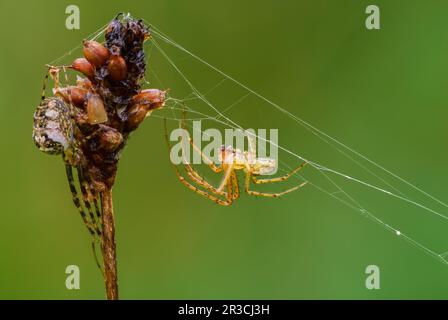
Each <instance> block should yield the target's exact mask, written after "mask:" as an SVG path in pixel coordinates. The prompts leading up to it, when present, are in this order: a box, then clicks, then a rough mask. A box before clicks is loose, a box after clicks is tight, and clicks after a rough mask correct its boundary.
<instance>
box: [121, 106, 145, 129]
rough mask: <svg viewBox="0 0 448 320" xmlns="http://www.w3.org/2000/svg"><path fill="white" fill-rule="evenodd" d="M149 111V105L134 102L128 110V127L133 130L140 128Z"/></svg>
mask: <svg viewBox="0 0 448 320" xmlns="http://www.w3.org/2000/svg"><path fill="white" fill-rule="evenodd" d="M147 113H148V105H144V104H134V105H133V106H132V107H131V108H129V111H128V120H127V121H126V129H127V130H128V131H133V130H135V129H137V128H138V126H139V125H140V123H142V122H143V120H145V117H146V114H147Z"/></svg>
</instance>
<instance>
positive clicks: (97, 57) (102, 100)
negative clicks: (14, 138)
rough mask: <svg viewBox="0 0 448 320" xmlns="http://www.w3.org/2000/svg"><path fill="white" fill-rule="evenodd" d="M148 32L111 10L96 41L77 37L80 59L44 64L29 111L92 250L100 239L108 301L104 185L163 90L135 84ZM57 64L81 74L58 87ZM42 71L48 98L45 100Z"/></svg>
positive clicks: (111, 278) (111, 252) (108, 208)
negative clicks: (56, 160) (61, 166)
mask: <svg viewBox="0 0 448 320" xmlns="http://www.w3.org/2000/svg"><path fill="white" fill-rule="evenodd" d="M149 36H150V33H149V29H148V28H147V27H146V26H145V25H144V23H143V22H142V21H140V20H138V21H137V20H135V19H133V18H131V17H128V16H126V17H121V15H118V16H117V17H116V18H115V19H113V20H112V21H111V22H110V23H109V25H108V27H107V29H106V31H105V42H104V44H102V43H99V42H96V41H93V40H85V41H83V53H84V57H82V58H78V59H76V60H75V61H73V63H72V64H71V65H70V66H49V72H48V74H47V76H46V79H45V80H44V90H43V94H42V102H41V103H40V105H39V106H38V107H37V109H36V112H35V115H34V130H33V139H34V141H35V143H36V145H37V147H38V148H39V149H40V150H42V151H44V152H45V153H48V154H62V158H63V161H64V163H65V166H66V174H67V178H68V181H69V187H70V190H71V192H72V195H73V202H74V204H75V206H76V207H77V208H78V210H79V212H80V214H81V217H82V219H83V222H84V224H85V225H86V227H87V229H88V231H89V232H90V234H91V236H92V247H93V249H94V251H95V246H96V244H99V245H100V248H101V253H102V262H103V266H102V267H101V264H100V263H99V262H98V260H97V262H98V265H99V266H100V268H101V269H102V271H103V275H104V280H105V286H106V296H107V298H108V299H118V281H117V259H116V250H115V247H116V245H115V222H114V212H113V202H112V188H113V186H114V181H115V176H116V173H117V168H118V162H119V159H120V154H121V152H122V150H123V149H124V147H125V145H126V141H127V140H128V138H129V135H130V133H131V132H133V131H134V130H136V129H137V128H138V126H139V125H140V124H141V123H142V122H143V120H144V119H145V117H147V116H148V115H149V114H150V113H151V112H152V111H153V110H155V109H159V108H162V107H163V106H164V102H165V93H166V92H165V91H162V90H159V89H142V88H141V82H142V79H143V78H144V75H145V68H146V65H145V53H144V48H143V44H144V42H145V40H147V39H148V38H149ZM61 70H62V71H63V72H64V74H65V76H66V71H67V70H75V71H77V72H79V73H81V74H82V75H83V76H82V77H78V79H77V81H76V84H74V85H68V86H66V87H61V86H60V83H59V76H60V71H61ZM49 76H51V78H52V79H53V82H54V87H53V96H52V97H49V98H45V82H46V80H47V79H48V77H49ZM67 81H68V78H67ZM73 168H75V169H76V171H77V176H78V183H79V187H78V188H77V186H76V183H75V179H74V176H73ZM78 189H79V190H78ZM79 191H80V193H79ZM95 257H96V254H95Z"/></svg>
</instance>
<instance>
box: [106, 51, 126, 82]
mask: <svg viewBox="0 0 448 320" xmlns="http://www.w3.org/2000/svg"><path fill="white" fill-rule="evenodd" d="M107 68H108V70H109V75H110V77H111V78H112V80H114V81H121V80H124V79H126V76H127V74H128V68H127V66H126V61H125V60H124V59H123V57H122V56H120V55H112V57H111V58H110V60H109V64H108V66H107Z"/></svg>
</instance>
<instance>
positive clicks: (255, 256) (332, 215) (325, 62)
mask: <svg viewBox="0 0 448 320" xmlns="http://www.w3.org/2000/svg"><path fill="white" fill-rule="evenodd" d="M372 3H374V4H376V5H378V6H379V7H380V10H381V30H379V31H368V30H366V28H365V26H364V21H365V18H366V14H365V8H366V6H367V5H369V4H372ZM69 4H76V5H78V6H79V7H80V10H81V29H80V30H73V31H70V30H67V29H66V28H65V19H66V14H65V8H66V6H67V5H69ZM0 10H1V13H2V14H3V19H2V27H1V28H0V37H1V39H2V50H1V53H0V55H1V56H0V58H1V59H0V60H1V70H2V77H1V78H0V88H1V89H0V90H1V94H0V106H1V107H0V119H1V120H0V121H1V125H0V134H1V137H2V139H0V143H1V150H2V157H1V167H2V173H1V175H0V176H1V182H2V184H1V186H0V191H1V193H0V194H1V203H2V207H1V211H0V212H1V217H2V219H1V223H0V298H3V299H21V298H29V299H102V298H103V297H104V292H103V291H104V289H103V282H102V279H101V276H100V274H99V272H98V270H97V268H96V266H95V263H94V261H93V258H92V254H91V250H90V243H89V237H88V234H87V232H86V230H85V228H84V226H83V225H82V222H81V219H80V218H79V216H78V213H77V211H76V209H75V208H74V206H73V205H72V203H71V197H70V193H69V191H68V187H67V183H66V180H65V175H64V170H63V165H62V163H61V161H60V159H59V158H58V157H50V156H47V155H45V154H43V153H41V152H39V151H38V150H37V149H36V147H35V146H34V144H33V142H32V140H31V130H32V117H33V112H34V108H35V106H36V105H37V104H38V103H39V96H40V91H41V81H42V78H43V75H44V72H45V69H44V65H45V64H46V63H49V62H50V61H52V60H54V59H56V58H58V57H60V56H61V55H63V54H64V53H65V52H67V51H68V50H70V49H71V48H73V47H75V46H77V45H78V44H79V43H80V41H81V40H82V39H83V38H85V37H86V36H87V35H89V34H91V33H92V32H94V31H95V30H97V29H98V28H99V27H101V26H102V25H104V24H106V23H107V22H108V21H109V20H110V19H111V18H113V17H114V16H115V14H116V13H117V12H122V11H124V12H131V13H132V14H133V15H134V16H135V17H137V18H144V19H146V20H147V21H150V22H151V23H152V24H154V25H156V26H158V27H159V28H160V29H161V30H163V31H164V32H165V33H167V34H168V35H170V36H171V37H172V38H173V39H175V40H176V41H177V42H179V43H181V44H182V45H183V46H185V47H186V48H188V49H191V50H192V51H193V52H195V53H197V54H198V55H199V56H201V57H204V58H205V59H206V60H207V61H209V62H210V63H212V64H213V65H216V66H218V67H219V68H220V69H222V70H224V71H225V72H226V73H228V74H230V75H232V76H233V77H235V78H236V79H238V80H239V81H241V82H243V83H245V84H248V85H249V86H250V87H251V88H253V89H255V90H256V91H257V92H261V93H262V94H263V95H265V96H266V97H269V98H270V99H272V100H273V101H275V102H276V103H279V104H280V105H282V106H284V107H285V109H287V110H289V111H291V112H292V113H294V114H296V115H298V116H300V117H301V118H302V119H305V120H306V121H308V122H310V123H311V124H313V125H315V126H316V127H318V128H320V129H322V130H323V131H325V132H327V133H328V134H330V135H331V136H333V137H336V138H338V139H340V140H342V141H343V142H344V143H346V144H347V145H349V146H352V147H353V148H354V149H356V150H358V151H360V152H361V153H363V154H365V155H367V156H368V157H369V158H371V159H373V160H375V161H377V162H379V163H380V164H382V165H384V166H385V167H386V168H388V169H390V170H392V171H393V172H395V173H397V174H398V175H400V176H403V177H406V178H407V179H408V180H409V181H411V182H412V183H415V184H416V185H418V186H421V187H422V188H423V189H424V190H426V191H427V192H429V193H430V194H433V195H435V196H436V197H439V198H440V199H441V200H446V199H447V196H446V177H447V176H448V170H447V166H446V163H448V153H447V152H446V146H445V142H446V130H445V128H446V118H447V115H448V111H447V108H446V105H447V101H448V90H446V87H447V86H448V77H446V74H447V72H448V63H447V60H448V59H447V56H448V55H447V54H448V25H447V23H446V14H447V12H448V3H447V2H446V1H435V0H433V1H421V0H420V1H404V0H395V1H384V0H376V1H373V2H372V1H348V0H339V1H330V0H326V1H315V0H313V1H311V0H309V1H273V0H271V1H267V0H258V1H253V0H251V1H244V2H243V1H234V0H232V1H225V2H222V1H205V0H201V1H126V2H124V1H95V2H93V1H60V0H58V1H2V2H1V4H0ZM173 54H174V53H173ZM157 61H158V59H157V58H156V57H155V58H154V60H151V59H150V67H151V68H154V69H157V68H158V67H159V68H158V72H157V74H158V75H159V76H161V77H162V78H163V81H162V82H163V83H164V84H165V85H166V87H169V88H171V90H172V91H171V92H172V94H173V95H176V86H179V87H180V86H181V82H180V81H179V80H178V79H175V77H174V76H171V75H170V73H169V72H172V70H171V71H169V70H168V68H165V67H163V66H162V65H159V66H158V65H154V64H157ZM179 61H182V65H183V66H184V67H185V68H187V69H188V70H189V72H190V75H191V77H193V78H195V79H197V81H199V82H200V81H201V79H205V78H203V76H202V75H201V72H202V69H201V68H200V67H197V68H196V67H194V65H193V63H192V64H191V65H190V64H189V62H188V61H189V60H188V59H183V60H179ZM65 62H69V61H65ZM165 71H166V72H165ZM173 74H174V73H173ZM204 77H205V76H204ZM148 79H149V80H150V81H151V80H152V75H151V73H148ZM171 80H172V81H171ZM217 80H219V77H218V78H217V79H214V80H213V81H211V82H210V83H209V85H210V86H211V85H213V84H214V83H216V82H217ZM203 87H204V89H206V86H205V85H204V86H203ZM179 90H180V89H179ZM218 92H219V91H218ZM181 95H182V94H180V95H179V96H181ZM217 96H218V97H217V99H220V98H221V99H224V98H226V96H225V92H224V91H221V94H220V95H219V94H217ZM238 98H239V96H237V93H235V96H233V97H230V98H229V101H236V100H237V99H238ZM247 108H248V109H243V108H242V107H240V108H237V107H235V108H233V109H232V111H233V113H232V114H230V115H229V116H230V117H231V118H232V119H236V120H237V121H238V122H239V123H242V124H244V126H246V127H248V126H251V127H253V128H258V127H262V128H279V129H280V144H281V145H284V146H286V147H287V148H288V149H292V150H293V151H294V152H299V151H301V150H304V152H305V155H306V157H307V158H309V159H311V160H314V161H317V162H319V163H324V164H325V165H327V166H329V167H331V168H335V169H336V170H342V171H343V172H348V173H350V174H353V175H355V176H358V177H360V178H364V176H363V174H365V171H362V170H361V171H356V169H354V167H356V165H355V164H354V163H353V162H352V161H349V160H348V159H347V158H338V157H337V156H336V155H335V151H334V150H333V151H331V150H332V149H325V143H324V142H322V141H321V140H318V139H315V138H313V137H312V135H309V134H308V135H306V133H305V132H304V131H303V128H302V127H301V126H300V125H299V124H297V123H295V122H293V121H291V120H289V119H288V118H287V117H285V115H282V114H281V113H280V112H277V111H275V110H273V109H272V108H253V107H252V108H251V107H250V106H249V103H248V107H247ZM163 114H164V113H160V115H163ZM165 114H166V115H168V114H169V113H165ZM171 125H172V124H171ZM162 132H163V125H162V121H161V119H160V118H156V117H154V118H149V119H147V120H146V122H145V124H144V125H143V126H142V127H141V128H140V129H139V130H138V131H137V132H136V133H135V134H134V135H133V137H132V139H131V140H130V142H129V145H128V148H127V149H126V150H125V152H124V155H123V157H122V160H121V163H120V169H119V174H118V178H117V183H116V186H115V189H114V201H115V211H116V223H117V242H118V244H117V247H118V249H117V250H118V268H119V283H120V284H119V287H120V295H121V298H123V299H189V298H190V299H232V298H233V299H239V298H244V299H250V298H254V299H317V298H321V299H346V298H352V299H382V298H385V299H392V298H393V299H398V298H412V299H414V298H415V299H419V298H422V299H429V298H438V299H445V298H447V297H448V266H447V265H444V264H443V263H441V262H440V261H437V260H436V259H433V258H432V257H431V256H429V255H427V254H425V253H424V252H423V251H421V250H419V249H418V248H416V247H415V246H412V245H410V244H409V243H408V242H406V241H403V240H401V239H399V238H398V237H397V236H395V235H394V234H392V233H389V232H387V231H386V230H385V228H383V227H382V226H380V225H378V224H375V223H372V222H371V221H370V220H368V219H366V218H365V217H363V216H362V215H361V214H359V212H356V211H354V210H351V209H350V208H348V207H347V206H344V205H343V204H341V203H340V202H337V201H335V200H334V199H332V198H331V197H329V196H328V195H327V194H325V193H322V192H319V191H318V190H316V189H315V188H313V187H311V186H309V187H308V186H307V187H306V188H304V189H303V190H301V191H300V192H296V193H294V194H291V195H289V196H288V197H285V198H282V199H254V198H251V197H249V196H247V195H243V197H242V198H241V199H240V200H239V201H238V202H237V203H236V204H235V205H234V206H232V207H230V208H221V207H218V206H217V205H216V204H214V203H212V202H209V201H207V200H205V199H202V198H201V197H199V196H197V195H196V194H194V193H192V192H191V191H189V190H187V189H186V188H185V187H183V186H182V185H181V184H180V183H179V182H178V181H177V180H176V177H175V175H174V171H173V170H172V168H171V166H170V163H169V160H168V153H167V150H166V146H165V145H164V141H163V138H162ZM336 154H337V152H336ZM284 161H285V162H287V163H288V165H290V166H294V165H295V162H294V161H297V159H294V158H291V157H290V158H285V159H284ZM369 168H371V169H372V170H373V168H372V167H371V166H370V167H369ZM306 170H307V171H304V175H305V176H306V174H309V176H307V177H308V178H309V179H310V180H311V181H314V180H313V179H314V175H313V173H312V171H313V170H312V168H310V169H306ZM352 170H353V171H352ZM376 173H377V174H379V175H381V177H387V176H386V175H384V172H381V171H376ZM206 176H210V174H209V173H207V174H206ZM318 176H319V174H317V175H316V177H315V179H316V181H319V180H318V179H321V178H319V177H318ZM337 179H338V180H337V181H338V183H340V184H341V186H344V188H346V190H349V191H350V192H351V194H354V195H356V197H357V199H359V201H360V202H362V203H363V204H364V205H365V206H366V208H368V209H369V210H371V211H372V212H374V213H375V214H376V215H377V216H379V217H380V218H381V219H384V220H385V221H386V222H388V223H392V224H393V225H394V226H397V227H398V228H404V231H406V230H407V231H409V233H410V235H412V236H413V238H415V239H416V240H418V241H419V242H420V243H422V244H424V245H425V246H427V247H429V248H430V249H431V250H434V251H435V252H437V253H441V252H443V251H446V250H448V225H446V222H447V220H446V219H445V218H441V217H437V216H435V215H431V214H430V213H427V212H425V211H424V210H421V209H418V208H415V207H412V206H408V205H406V204H405V203H403V202H402V201H396V200H392V199H390V197H387V196H384V195H382V194H380V193H379V192H377V191H374V190H372V189H369V188H364V187H362V186H357V185H356V184H353V183H350V182H349V181H346V180H344V179H339V178H337ZM373 182H378V181H375V180H373ZM292 183H293V182H292ZM396 187H397V188H398V189H400V190H403V188H404V187H405V186H404V185H403V184H397V185H396ZM269 188H270V187H268V190H270V189H269ZM279 188H280V189H281V186H280V187H279ZM272 190H274V189H272ZM403 192H412V191H411V190H409V189H405V190H403ZM412 197H415V198H413V199H416V200H419V201H420V200H421V201H425V199H424V198H423V197H421V198H419V197H420V196H419V195H418V193H413V194H412ZM425 204H427V205H428V206H429V205H431V206H435V202H434V201H427V202H425ZM443 209H445V211H444V210H443ZM435 210H437V211H438V212H441V213H443V214H445V215H446V214H447V212H446V211H447V210H446V208H444V207H443V206H438V207H437V206H435ZM400 230H401V229H400ZM69 264H75V265H78V266H79V267H80V270H81V289H80V290H73V291H69V290H67V289H66V288H65V278H66V274H65V268H66V266H67V265H69ZM371 264H374V265H378V266H379V267H380V270H381V289H380V290H373V291H371V290H367V289H366V288H365V285H364V281H365V278H366V274H365V273H364V270H365V268H366V266H368V265H371Z"/></svg>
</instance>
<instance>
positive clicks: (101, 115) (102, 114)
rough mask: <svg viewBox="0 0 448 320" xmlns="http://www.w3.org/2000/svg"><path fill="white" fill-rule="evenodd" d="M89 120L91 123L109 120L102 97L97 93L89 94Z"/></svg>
mask: <svg viewBox="0 0 448 320" xmlns="http://www.w3.org/2000/svg"><path fill="white" fill-rule="evenodd" d="M87 120H88V122H89V123H90V124H98V123H104V122H107V113H106V109H105V108H104V103H103V100H102V99H101V97H100V96H99V95H97V94H91V93H89V94H88V95H87Z"/></svg>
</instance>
